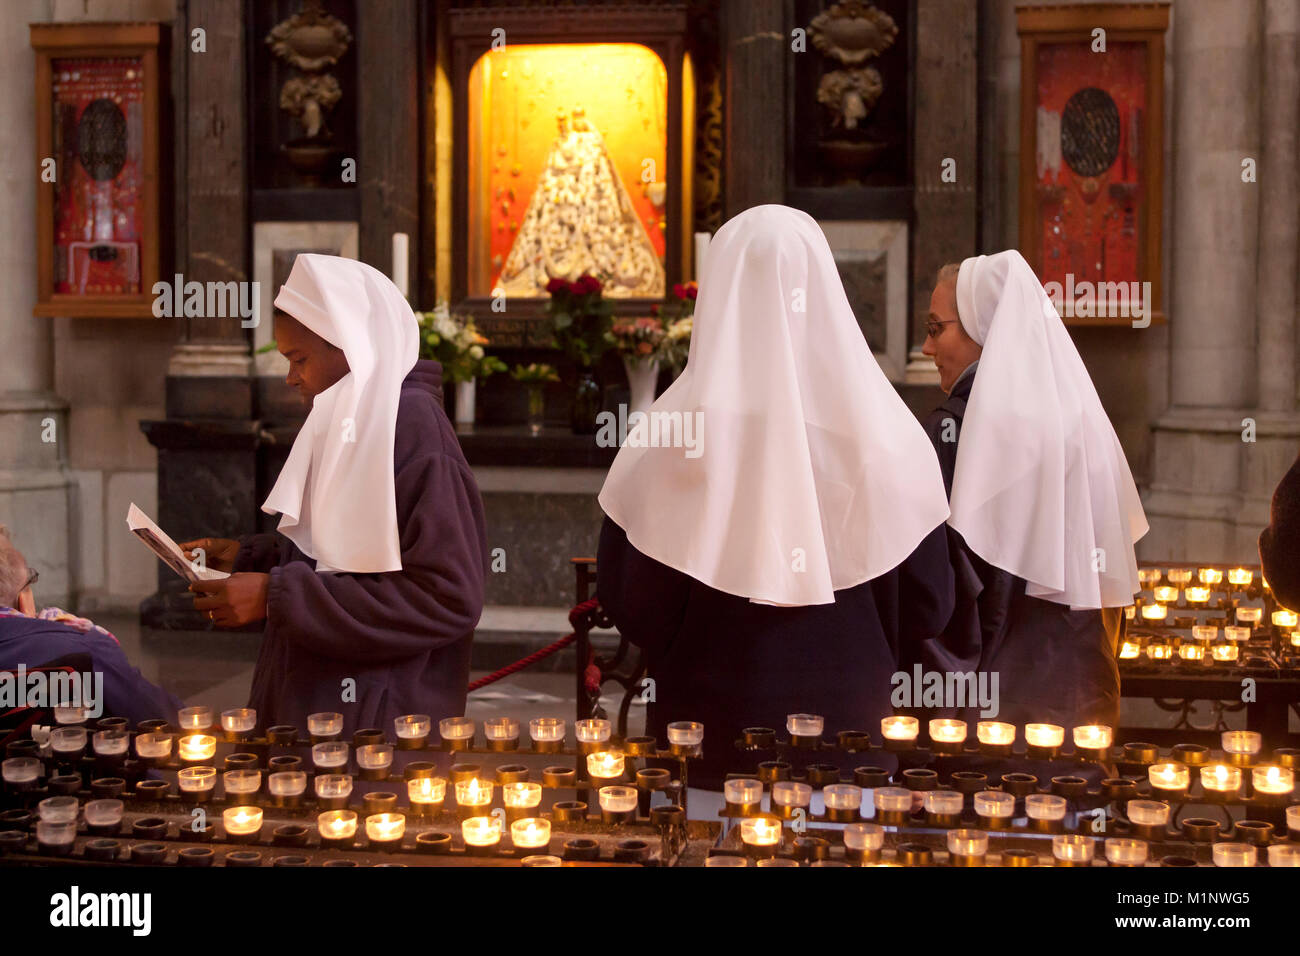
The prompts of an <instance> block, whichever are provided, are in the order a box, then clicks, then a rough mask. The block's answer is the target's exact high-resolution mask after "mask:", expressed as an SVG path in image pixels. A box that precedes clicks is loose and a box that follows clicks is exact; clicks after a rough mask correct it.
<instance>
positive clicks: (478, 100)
mask: <svg viewBox="0 0 1300 956" xmlns="http://www.w3.org/2000/svg"><path fill="white" fill-rule="evenodd" d="M449 25H450V32H451V73H452V76H451V86H452V95H453V120H452V126H453V141H454V147H453V181H454V183H455V184H456V185H455V188H454V189H453V191H452V195H453V200H452V201H453V204H454V205H453V210H452V228H451V243H452V257H451V261H452V263H453V269H454V272H453V275H452V281H451V301H452V303H453V305H454V307H455V308H457V309H459V310H461V311H464V312H469V313H472V314H473V315H475V317H476V319H477V320H478V323H479V327H480V328H481V329H482V330H483V331H484V332H485V333H486V334H487V335H488V336H489V338H491V339H492V340H493V342H494V343H500V344H502V345H515V346H528V345H542V344H545V342H546V341H547V340H549V331H548V330H546V323H545V321H544V319H543V307H544V304H545V301H546V300H547V299H548V298H549V296H548V293H547V291H546V284H547V282H548V281H550V280H551V279H553V278H566V279H570V280H572V279H576V278H577V277H578V276H580V275H582V274H583V273H590V274H592V275H595V276H597V277H598V278H601V279H602V281H603V282H604V290H603V291H604V294H605V296H606V297H608V298H610V299H613V300H614V301H615V308H616V310H617V311H618V312H620V313H623V312H626V313H628V314H633V313H638V312H639V313H641V314H644V312H645V310H646V309H647V308H648V305H649V304H650V303H653V302H659V301H662V300H663V298H664V296H665V294H666V292H667V290H668V289H669V288H670V287H671V285H672V283H674V282H680V281H682V279H683V278H684V277H685V269H686V265H687V263H688V262H689V259H688V258H687V257H688V255H689V253H690V242H689V235H690V227H691V222H690V218H691V217H690V211H691V190H690V182H689V179H690V170H691V168H692V163H691V159H690V149H691V136H690V135H683V133H684V127H687V126H693V117H692V116H691V115H690V114H691V110H690V106H689V104H690V103H692V102H693V99H694V92H693V88H692V81H691V66H690V61H689V58H688V57H687V55H686V45H685V41H684V34H685V29H686V16H685V11H684V8H682V7H681V6H678V5H675V4H669V5H654V6H652V5H648V4H641V5H620V6H616V7H609V8H599V7H595V8H553V9H543V10H539V9H536V8H531V9H530V8H527V7H510V8H492V9H485V8H469V9H455V10H452V11H451V14H450V20H449ZM687 132H688V131H687ZM507 303H508V304H507ZM494 305H495V307H494Z"/></svg>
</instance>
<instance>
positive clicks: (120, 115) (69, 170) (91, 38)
mask: <svg viewBox="0 0 1300 956" xmlns="http://www.w3.org/2000/svg"><path fill="white" fill-rule="evenodd" d="M30 30H31V44H32V49H33V50H34V51H35V53H36V169H37V170H38V177H39V178H38V188H37V194H36V195H37V200H36V238H37V249H38V255H37V270H38V273H37V283H38V284H37V288H38V298H37V302H36V306H35V309H34V310H33V311H34V314H35V315H38V316H54V315H66V316H74V317H76V316H83V317H85V316H89V317H98V318H134V317H148V316H152V315H153V308H152V305H153V300H154V296H153V291H152V290H153V286H154V283H155V282H157V281H158V280H159V276H160V258H159V257H160V244H161V234H160V222H159V208H160V205H159V185H160V184H159V162H158V148H159V146H158V144H159V125H160V108H161V106H160V104H161V102H162V95H163V92H164V87H163V82H164V80H163V75H162V70H163V69H164V67H163V64H162V59H163V57H162V55H161V54H162V52H163V51H162V28H161V25H160V24H157V23H112V24H102V23H70V24H33V25H32V26H31V28H30Z"/></svg>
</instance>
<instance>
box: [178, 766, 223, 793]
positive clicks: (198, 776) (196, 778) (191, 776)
mask: <svg viewBox="0 0 1300 956" xmlns="http://www.w3.org/2000/svg"><path fill="white" fill-rule="evenodd" d="M176 785H177V786H178V787H180V789H181V792H182V793H194V794H203V793H210V792H211V791H212V790H214V789H215V788H216V786H217V768H216V767H186V768H185V769H184V770H182V771H180V772H179V773H177V774H176Z"/></svg>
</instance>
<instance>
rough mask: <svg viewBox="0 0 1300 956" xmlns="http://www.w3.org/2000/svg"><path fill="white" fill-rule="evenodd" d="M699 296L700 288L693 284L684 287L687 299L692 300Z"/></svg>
mask: <svg viewBox="0 0 1300 956" xmlns="http://www.w3.org/2000/svg"><path fill="white" fill-rule="evenodd" d="M699 294H700V287H699V286H697V285H696V284H695V283H694V282H692V283H690V284H688V285H687V286H686V297H687V298H688V299H694V298H695V297H696V296H697V295H699Z"/></svg>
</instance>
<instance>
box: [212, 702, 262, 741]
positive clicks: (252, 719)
mask: <svg viewBox="0 0 1300 956" xmlns="http://www.w3.org/2000/svg"><path fill="white" fill-rule="evenodd" d="M256 726H257V711H255V710H254V709H253V708H251V707H238V708H236V709H234V710H223V711H222V712H221V729H222V730H224V731H225V732H226V733H228V734H246V733H250V732H251V731H252V730H253V728H255V727H256ZM199 729H202V728H199Z"/></svg>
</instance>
